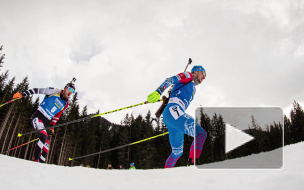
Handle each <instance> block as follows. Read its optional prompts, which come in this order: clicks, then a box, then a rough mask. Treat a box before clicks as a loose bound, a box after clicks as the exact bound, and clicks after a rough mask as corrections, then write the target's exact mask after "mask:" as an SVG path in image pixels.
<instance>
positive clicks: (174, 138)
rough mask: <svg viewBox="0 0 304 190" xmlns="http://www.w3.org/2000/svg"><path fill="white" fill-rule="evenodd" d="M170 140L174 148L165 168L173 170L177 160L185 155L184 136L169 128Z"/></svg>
mask: <svg viewBox="0 0 304 190" xmlns="http://www.w3.org/2000/svg"><path fill="white" fill-rule="evenodd" d="M168 131H169V140H170V145H171V148H172V152H171V154H170V156H169V157H168V158H167V161H166V164H165V168H173V167H174V166H175V164H176V162H177V160H178V159H179V158H180V157H181V156H182V154H183V148H184V134H183V133H182V132H179V131H178V130H176V129H173V128H170V127H168Z"/></svg>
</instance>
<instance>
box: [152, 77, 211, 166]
mask: <svg viewBox="0 0 304 190" xmlns="http://www.w3.org/2000/svg"><path fill="white" fill-rule="evenodd" d="M172 84H173V85H174V86H173V89H172V90H171V95H170V99H169V102H168V105H167V106H166V108H165V109H164V112H163V120H164V123H165V125H166V127H167V128H168V131H169V140H170V144H171V148H172V153H171V154H170V156H169V157H168V158H167V161H166V164H165V168H172V167H174V165H175V164H176V162H177V160H178V159H179V158H180V157H181V155H182V154H183V148H184V134H186V135H189V136H192V137H194V138H195V139H194V141H193V143H192V145H191V147H190V154H189V158H191V159H192V160H194V159H198V158H199V156H200V154H201V152H202V150H203V145H204V143H205V140H206V138H207V133H206V131H205V130H204V129H203V128H202V127H201V126H200V125H199V124H198V123H197V122H196V121H195V120H194V118H193V117H191V116H190V115H188V114H187V113H185V111H186V109H187V108H188V106H189V105H190V102H191V101H192V100H193V98H194V94H195V84H194V81H193V75H192V74H191V73H190V72H184V73H180V74H178V75H175V76H173V77H170V78H167V79H166V80H165V81H164V82H163V83H162V84H161V85H160V86H159V87H158V88H157V90H156V91H158V92H159V93H160V94H162V92H163V91H164V90H165V89H166V88H168V87H169V86H171V85H172ZM194 143H195V144H194Z"/></svg>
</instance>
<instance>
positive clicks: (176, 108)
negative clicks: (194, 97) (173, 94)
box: [169, 106, 184, 120]
mask: <svg viewBox="0 0 304 190" xmlns="http://www.w3.org/2000/svg"><path fill="white" fill-rule="evenodd" d="M169 111H170V113H171V115H172V116H173V117H174V119H175V120H177V119H178V118H179V117H180V116H182V115H184V112H183V111H182V110H181V109H180V108H179V106H171V107H170V108H169Z"/></svg>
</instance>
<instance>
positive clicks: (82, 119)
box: [18, 99, 162, 137]
mask: <svg viewBox="0 0 304 190" xmlns="http://www.w3.org/2000/svg"><path fill="white" fill-rule="evenodd" d="M159 101H162V100H161V99H160V100H158V101H156V102H159ZM148 103H149V102H148V101H145V102H142V103H139V104H135V105H132V106H127V107H124V108H120V109H116V110H112V111H108V112H104V113H101V114H96V115H90V116H88V117H84V118H80V119H76V120H73V121H69V122H66V123H62V124H59V125H54V126H50V127H46V128H44V129H40V130H36V131H30V132H27V133H23V134H21V133H18V137H22V136H24V135H28V134H32V133H36V132H39V131H42V130H47V129H51V128H56V127H61V126H64V125H68V124H72V123H77V122H80V121H84V120H90V119H92V118H94V117H98V116H102V115H106V114H110V113H114V112H118V111H121V110H125V109H128V108H133V107H136V106H140V105H144V104H148ZM154 103H155V102H154Z"/></svg>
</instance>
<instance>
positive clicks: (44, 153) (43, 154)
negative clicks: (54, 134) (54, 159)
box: [39, 138, 50, 163]
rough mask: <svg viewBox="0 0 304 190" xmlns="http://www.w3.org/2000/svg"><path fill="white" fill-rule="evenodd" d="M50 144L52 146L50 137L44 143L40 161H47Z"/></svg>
mask: <svg viewBox="0 0 304 190" xmlns="http://www.w3.org/2000/svg"><path fill="white" fill-rule="evenodd" d="M49 146H50V141H49V138H47V140H46V143H45V144H44V146H43V148H42V153H41V155H40V157H39V162H43V163H44V162H45V159H46V156H47V154H48V153H49Z"/></svg>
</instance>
